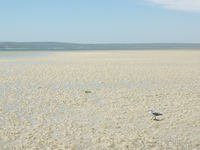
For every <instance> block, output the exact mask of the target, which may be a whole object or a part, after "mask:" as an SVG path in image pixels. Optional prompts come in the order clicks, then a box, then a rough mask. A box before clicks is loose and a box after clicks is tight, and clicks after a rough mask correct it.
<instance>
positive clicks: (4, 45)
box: [0, 42, 200, 50]
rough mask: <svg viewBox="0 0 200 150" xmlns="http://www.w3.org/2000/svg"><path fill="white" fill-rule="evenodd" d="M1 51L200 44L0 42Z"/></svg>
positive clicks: (198, 46)
mask: <svg viewBox="0 0 200 150" xmlns="http://www.w3.org/2000/svg"><path fill="white" fill-rule="evenodd" d="M0 49H1V50H2V49H4V50H9V49H24V50H26V49H35V50H49V49H51V50H148V49H200V43H141V44H140V43H133V44H120V43H119V44H115V43H114V44H77V43H60V42H0Z"/></svg>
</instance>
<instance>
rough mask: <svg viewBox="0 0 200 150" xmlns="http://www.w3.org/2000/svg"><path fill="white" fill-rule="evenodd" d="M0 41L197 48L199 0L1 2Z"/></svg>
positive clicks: (45, 0)
mask: <svg viewBox="0 0 200 150" xmlns="http://www.w3.org/2000/svg"><path fill="white" fill-rule="evenodd" d="M0 19H1V20H0V41H1V42H5V41H17V42H24V41H25V42H30V41H34V42H36V41H55V42H70V43H200V0H0Z"/></svg>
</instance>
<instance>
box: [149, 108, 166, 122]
mask: <svg viewBox="0 0 200 150" xmlns="http://www.w3.org/2000/svg"><path fill="white" fill-rule="evenodd" d="M149 113H150V114H152V115H153V117H152V118H151V120H152V119H153V118H154V119H156V116H161V115H163V114H160V113H157V112H154V111H153V110H152V109H151V110H150V111H149Z"/></svg>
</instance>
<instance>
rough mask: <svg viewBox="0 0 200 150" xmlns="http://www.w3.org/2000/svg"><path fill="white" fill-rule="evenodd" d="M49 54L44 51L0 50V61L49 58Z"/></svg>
mask: <svg viewBox="0 0 200 150" xmlns="http://www.w3.org/2000/svg"><path fill="white" fill-rule="evenodd" d="M51 54H52V53H51V52H48V51H46V52H44V51H42V52H41V51H28V50H27V51H19V50H15V51H1V50H0V59H22V58H30V57H42V56H49V55H51Z"/></svg>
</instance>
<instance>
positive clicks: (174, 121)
mask: <svg viewBox="0 0 200 150" xmlns="http://www.w3.org/2000/svg"><path fill="white" fill-rule="evenodd" d="M151 109H152V110H154V111H156V112H159V113H162V114H163V115H162V116H158V117H157V118H156V120H151V117H152V116H151V114H149V110H151ZM0 149H2V150H15V149H16V150H26V149H27V150H57V149H59V150H62V149H63V150H64V149H71V150H81V149H87V150H105V149H114V150H129V149H130V150H134V149H135V150H141V149H148V150H151V149H152V150H165V149H174V150H175V149H200V50H140V51H137V50H133V51H127V50H126V51H125V50H124V51H123V50H121V51H114V50H112V51H85V52H78V51H77V52H56V53H51V55H48V56H42V57H31V58H20V59H17V58H16V59H0Z"/></svg>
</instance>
